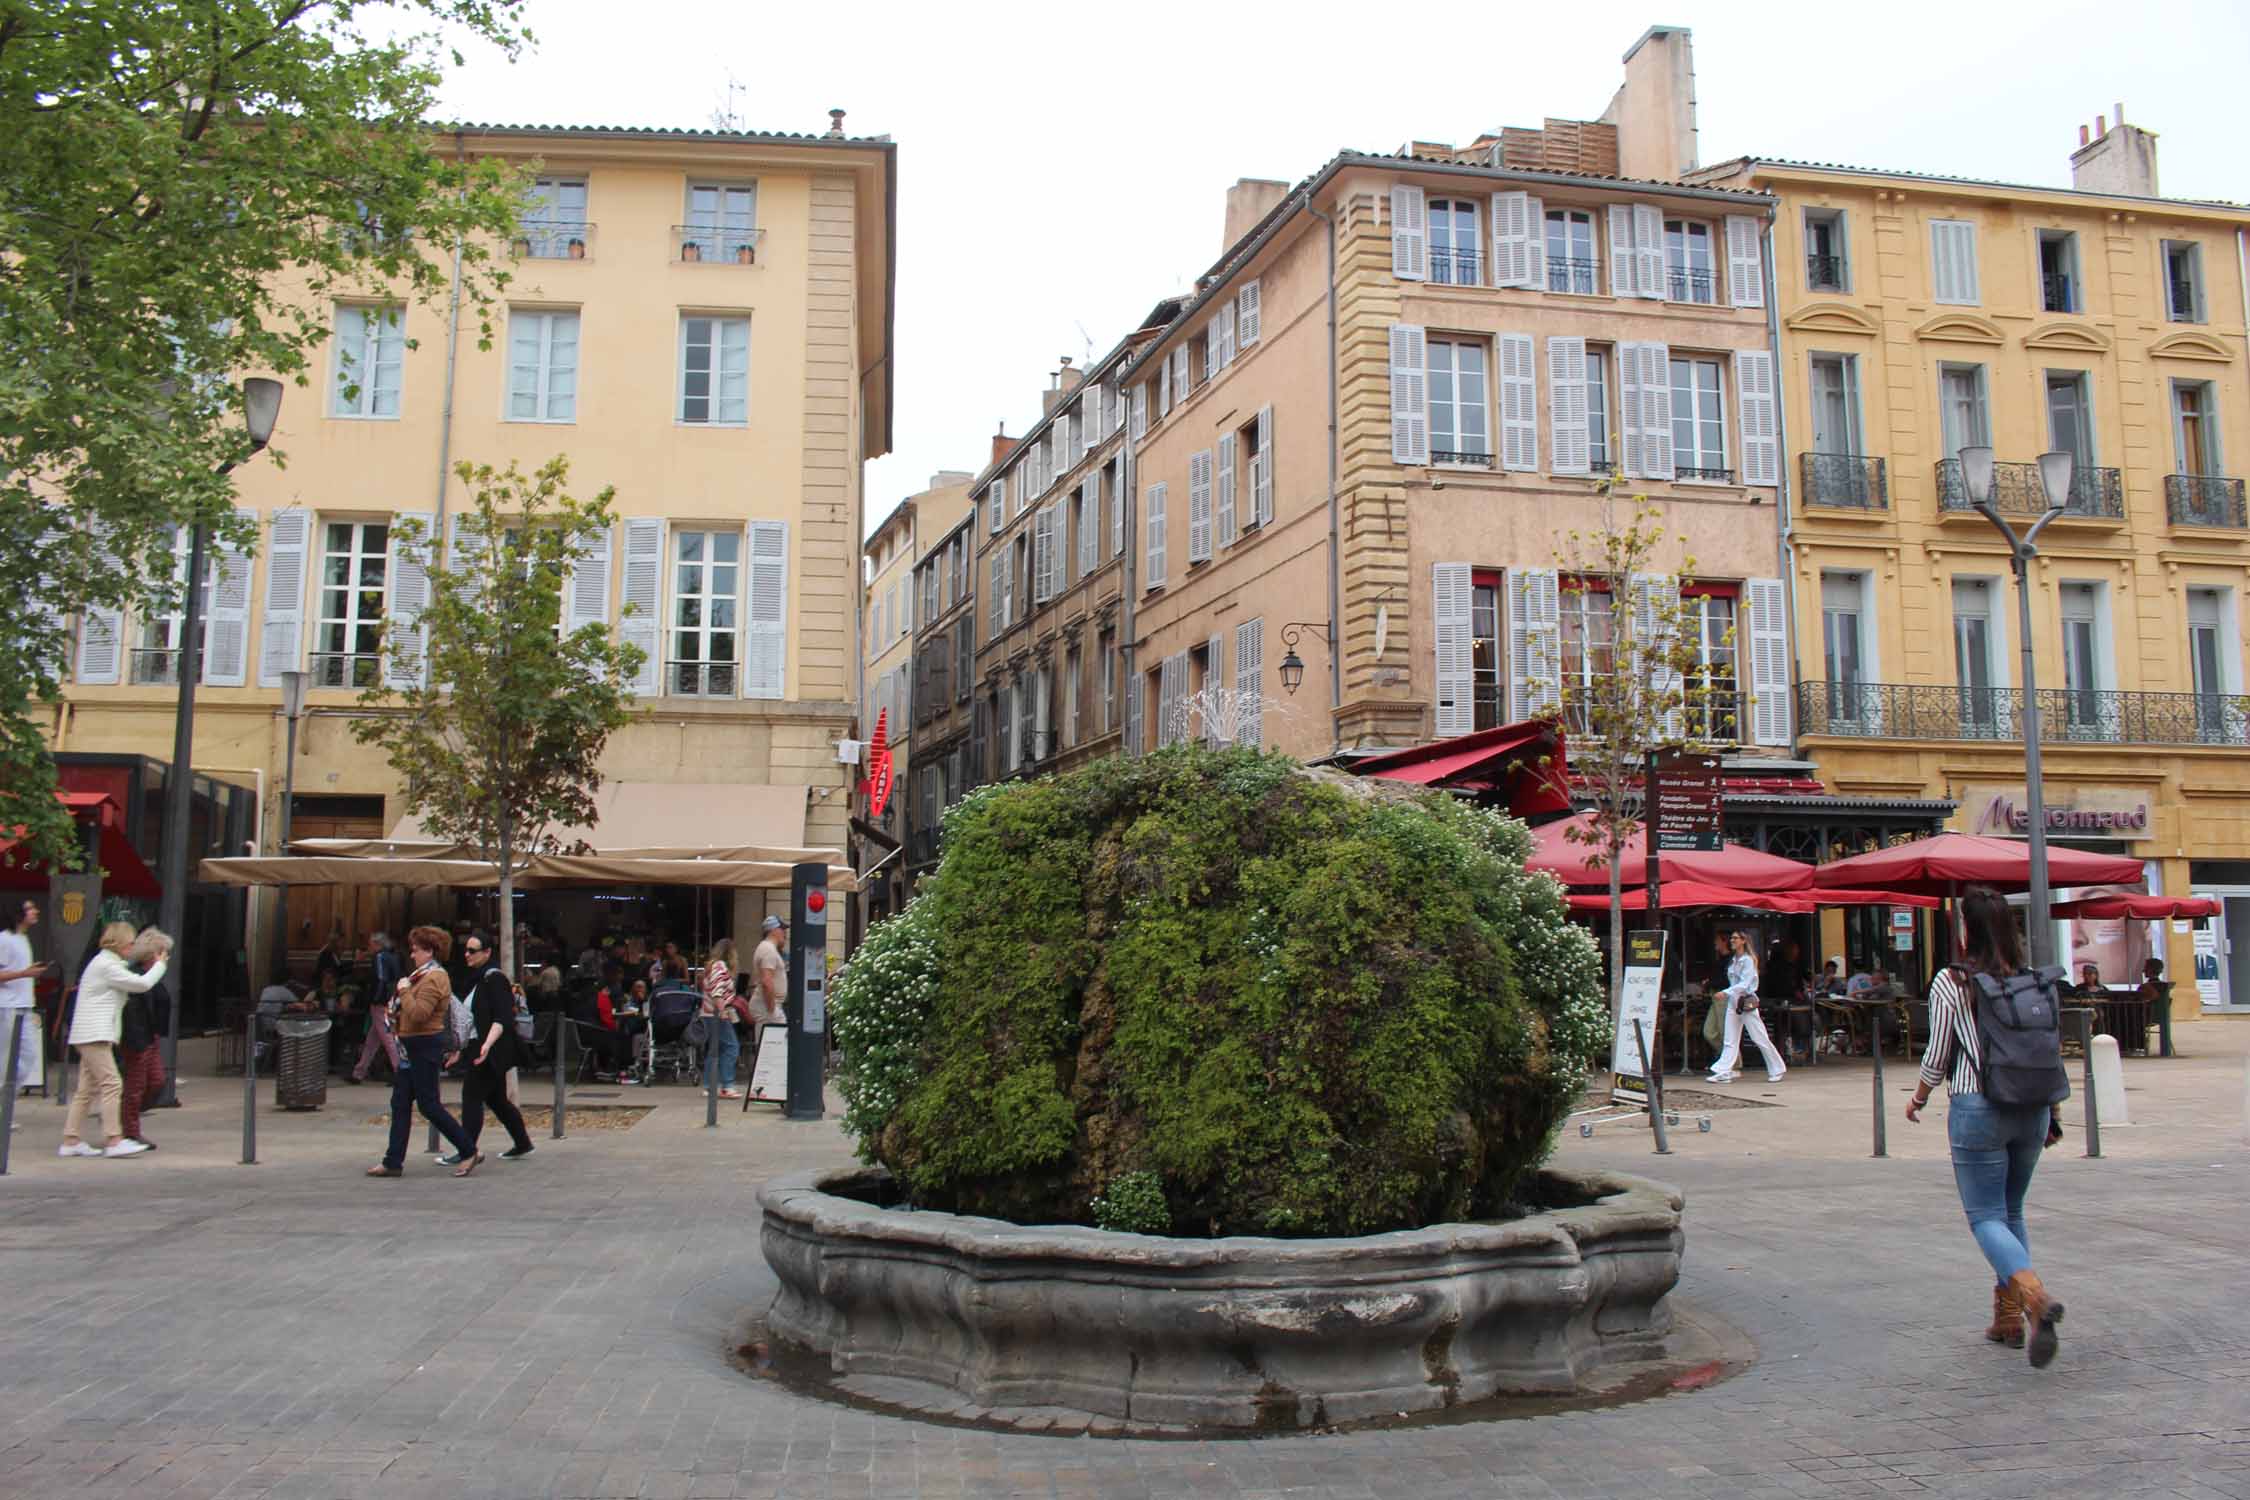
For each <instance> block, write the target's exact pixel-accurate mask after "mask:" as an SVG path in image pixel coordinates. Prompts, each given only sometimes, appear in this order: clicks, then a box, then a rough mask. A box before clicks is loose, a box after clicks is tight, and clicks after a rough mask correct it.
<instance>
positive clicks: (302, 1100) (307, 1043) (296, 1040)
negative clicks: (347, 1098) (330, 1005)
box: [273, 1016, 336, 1109]
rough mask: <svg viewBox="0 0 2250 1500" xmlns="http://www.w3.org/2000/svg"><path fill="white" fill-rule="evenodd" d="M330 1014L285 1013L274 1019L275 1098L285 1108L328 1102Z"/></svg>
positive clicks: (302, 1107) (319, 1105) (301, 1107)
mask: <svg viewBox="0 0 2250 1500" xmlns="http://www.w3.org/2000/svg"><path fill="white" fill-rule="evenodd" d="M335 1024H336V1023H335V1022H333V1021H331V1020H329V1019H328V1017H326V1016H283V1017H282V1018H281V1019H279V1020H278V1021H275V1022H274V1023H273V1029H274V1032H275V1034H276V1036H277V1037H278V1038H279V1040H278V1041H277V1042H276V1043H275V1046H274V1053H275V1056H274V1068H273V1092H274V1102H275V1103H276V1104H279V1105H280V1106H281V1107H282V1108H283V1109H319V1108H320V1107H321V1106H322V1105H324V1104H326V1103H327V1102H328V1031H329V1028H330V1027H332V1026H334V1025H335Z"/></svg>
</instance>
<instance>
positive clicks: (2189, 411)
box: [2172, 380, 2226, 475]
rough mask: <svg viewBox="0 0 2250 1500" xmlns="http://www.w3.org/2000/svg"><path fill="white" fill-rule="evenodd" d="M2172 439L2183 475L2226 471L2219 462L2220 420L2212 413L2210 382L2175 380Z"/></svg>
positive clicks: (2173, 387)
mask: <svg viewBox="0 0 2250 1500" xmlns="http://www.w3.org/2000/svg"><path fill="white" fill-rule="evenodd" d="M2172 441H2173V448H2174V452H2175V454H2176V456H2177V457H2178V459H2179V465H2180V468H2179V472H2180V473H2182V474H2206V475H2208V474H2224V473H2225V472H2226V467H2225V466H2224V465H2223V464H2221V463H2220V462H2219V427H2218V420H2217V418H2216V417H2214V416H2213V415H2212V401H2211V382H2209V381H2208V380H2175V381H2173V382H2172Z"/></svg>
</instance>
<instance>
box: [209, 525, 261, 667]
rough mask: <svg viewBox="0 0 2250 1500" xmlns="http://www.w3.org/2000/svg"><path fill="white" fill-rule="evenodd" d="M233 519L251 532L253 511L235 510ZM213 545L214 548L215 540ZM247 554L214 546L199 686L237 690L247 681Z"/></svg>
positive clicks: (236, 548) (248, 597) (248, 558)
mask: <svg viewBox="0 0 2250 1500" xmlns="http://www.w3.org/2000/svg"><path fill="white" fill-rule="evenodd" d="M234 518H235V520H236V521H238V522H242V523H246V524H248V525H249V526H250V527H251V528H252V529H253V535H254V534H255V528H256V527H257V524H258V517H257V515H256V513H255V512H253V511H247V510H237V511H236V512H235V513H234ZM213 545H214V546H217V542H216V539H214V541H213ZM250 568H251V555H250V554H249V553H247V552H245V551H243V550H242V549H241V548H239V547H218V550H217V553H216V555H215V557H214V558H213V567H212V578H211V597H210V598H209V599H208V600H207V601H205V603H204V627H203V683H204V686H206V687H241V686H242V685H243V684H244V683H246V682H247V681H249V678H250Z"/></svg>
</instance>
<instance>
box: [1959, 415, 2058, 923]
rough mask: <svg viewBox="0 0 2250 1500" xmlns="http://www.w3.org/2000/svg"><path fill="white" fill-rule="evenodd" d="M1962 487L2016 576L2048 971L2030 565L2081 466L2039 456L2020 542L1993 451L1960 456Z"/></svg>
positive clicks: (2038, 905) (2028, 805) (2035, 870)
mask: <svg viewBox="0 0 2250 1500" xmlns="http://www.w3.org/2000/svg"><path fill="white" fill-rule="evenodd" d="M1960 457H1961V483H1962V485H1963V487H1964V488H1965V489H1966V490H1967V491H1968V495H1969V503H1970V504H1971V505H1972V506H1974V507H1975V508H1976V511H1977V514H1978V515H1981V516H1983V517H1984V518H1985V519H1986V520H1987V521H1990V522H1991V523H1992V524H1993V526H1994V528H1996V529H1997V530H1998V531H1999V533H2000V535H2001V536H2003V537H2005V538H2006V539H2007V542H2008V561H2009V564H2010V566H2012V567H2013V568H2014V569H2015V574H2016V633H2017V634H2018V635H2019V636H2021V637H2022V646H2023V773H2024V789H2023V790H2024V804H2025V806H2024V811H2025V813H2026V814H2027V815H2028V816H2029V818H2030V821H2031V839H2030V846H2031V891H2030V899H2031V911H2030V913H2029V918H2028V923H2027V925H2028V926H2029V927H2030V929H2031V964H2032V967H2033V968H2039V967H2041V966H2043V965H2045V964H2046V963H2047V962H2048V960H2049V959H2050V957H2051V956H2052V953H2051V950H2052V948H2053V945H2054V922H2053V920H2052V919H2051V918H2050V917H2049V916H2048V915H2047V901H2048V892H2047V788H2046V785H2045V783H2044V782H2043V781H2042V780H2041V779H2040V769H2039V678H2038V669H2037V665H2036V663H2035V661H2034V659H2033V656H2032V651H2031V560H2032V559H2033V558H2035V557H2037V556H2038V555H2039V548H2038V545H2037V544H2038V541H2039V533H2040V532H2042V531H2044V530H2046V529H2047V523H2048V522H2049V521H2052V520H2053V519H2054V518H2055V517H2057V516H2059V515H2061V514H2062V513H2063V509H2064V507H2065V506H2067V505H2069V503H2070V484H2071V480H2072V478H2073V469H2074V468H2075V464H2076V461H2075V460H2074V459H2073V458H2072V456H2071V455H2070V454H2068V453H2042V454H2040V455H2039V483H2040V487H2041V488H2042V489H2043V490H2044V491H2045V494H2046V499H2047V509H2046V512H2045V513H2044V514H2043V515H2041V516H2040V517H2039V519H2038V520H2036V521H2034V522H2032V523H2031V529H2030V530H2029V531H2027V532H2025V533H2023V534H2022V535H2021V536H2018V535H2017V534H2016V529H2015V528H2014V527H2013V526H2010V525H2009V524H2008V522H2007V520H2006V519H2005V518H2004V517H2002V516H2001V514H2000V508H1999V506H1998V505H1996V504H1994V502H1993V496H1992V478H1993V465H1992V450H1991V449H1990V448H1963V449H1962V450H1961V454H1960Z"/></svg>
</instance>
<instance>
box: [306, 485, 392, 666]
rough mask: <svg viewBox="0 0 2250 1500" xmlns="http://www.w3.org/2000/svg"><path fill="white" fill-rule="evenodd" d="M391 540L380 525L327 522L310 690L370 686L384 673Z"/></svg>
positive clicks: (387, 527) (321, 563)
mask: <svg viewBox="0 0 2250 1500" xmlns="http://www.w3.org/2000/svg"><path fill="white" fill-rule="evenodd" d="M390 542H391V528H390V527H389V526H388V525H386V524H384V523H383V522H380V521H332V522H330V523H329V525H328V530H327V536H326V538H325V541H324V545H323V546H322V549H321V558H320V625H319V628H318V629H317V630H316V631H315V633H314V635H313V658H312V685H313V686H314V687H330V688H363V687H372V686H373V685H374V683H375V679H376V677H377V675H378V674H379V673H380V672H381V671H382V661H383V658H382V649H383V583H384V576H385V572H386V570H387V568H388V565H389V553H390Z"/></svg>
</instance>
